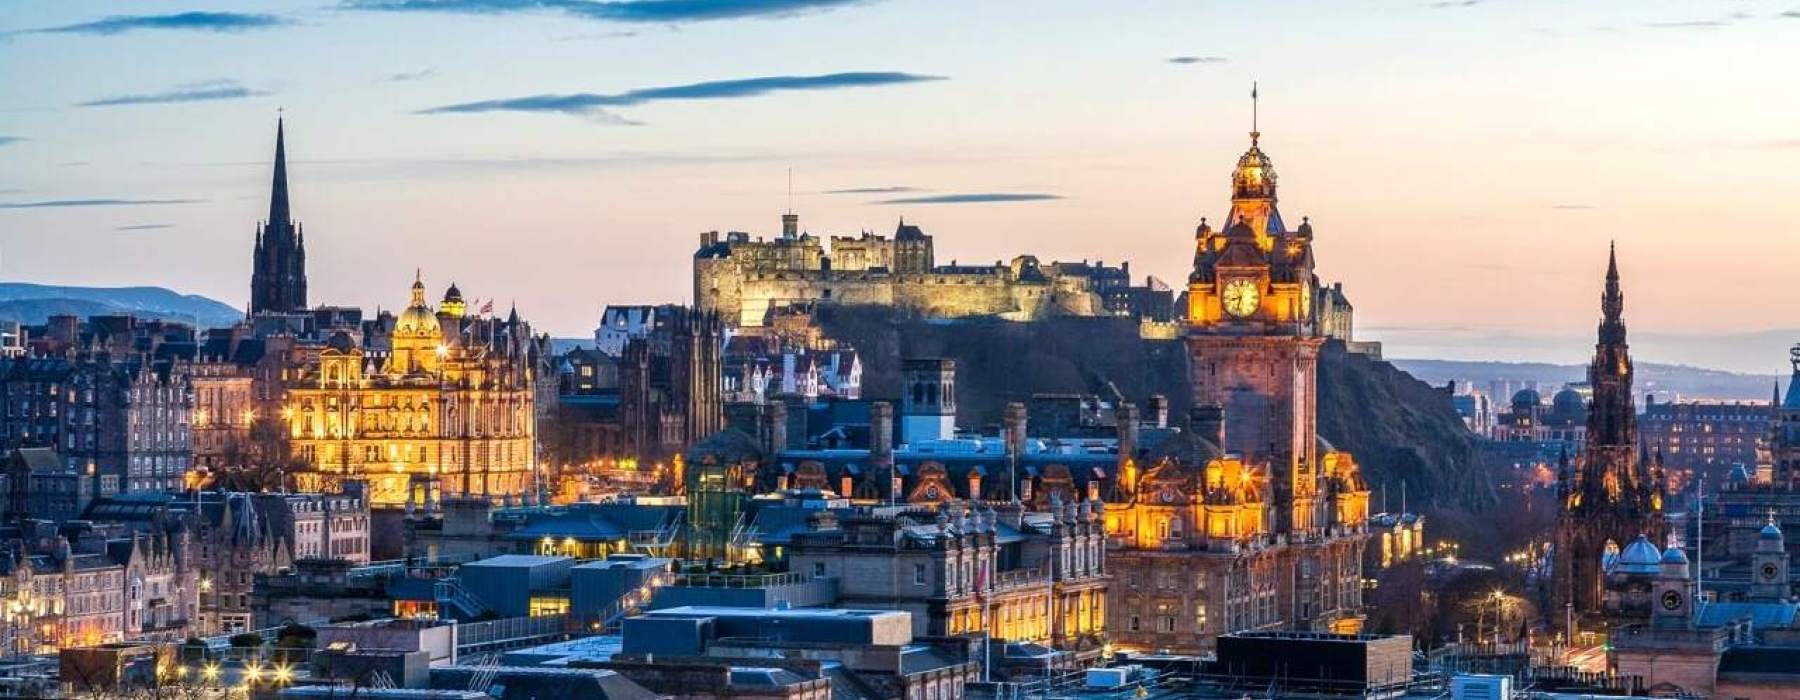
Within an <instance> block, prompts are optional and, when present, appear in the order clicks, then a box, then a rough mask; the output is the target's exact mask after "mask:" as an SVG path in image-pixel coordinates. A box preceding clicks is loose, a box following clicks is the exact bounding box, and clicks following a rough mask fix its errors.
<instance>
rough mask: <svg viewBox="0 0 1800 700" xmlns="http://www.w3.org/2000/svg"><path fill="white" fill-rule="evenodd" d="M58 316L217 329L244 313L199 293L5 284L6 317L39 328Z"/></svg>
mask: <svg viewBox="0 0 1800 700" xmlns="http://www.w3.org/2000/svg"><path fill="white" fill-rule="evenodd" d="M57 314H73V315H76V316H82V317H86V316H92V315H95V314H131V315H133V316H138V317H140V318H164V319H172V320H177V321H185V322H188V323H197V324H198V325H199V326H200V327H201V328H216V327H220V326H229V325H231V324H233V323H237V322H238V321H239V320H240V319H242V318H243V317H244V314H243V312H241V311H239V310H237V309H234V308H232V307H231V306H230V305H227V304H224V303H222V302H219V301H216V300H213V299H208V298H206V297H203V296H200V295H198V294H181V293H179V292H175V291H172V290H168V289H164V288H162V287H59V286H53V285H46V284H30V283H25V282H0V319H3V320H7V321H16V322H19V323H28V324H37V323H43V322H44V320H45V319H47V318H49V317H50V316H53V315H57Z"/></svg>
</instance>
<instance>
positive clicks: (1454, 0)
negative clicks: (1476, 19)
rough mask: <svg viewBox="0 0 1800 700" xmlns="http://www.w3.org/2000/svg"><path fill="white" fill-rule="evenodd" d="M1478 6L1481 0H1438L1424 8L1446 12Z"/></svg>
mask: <svg viewBox="0 0 1800 700" xmlns="http://www.w3.org/2000/svg"><path fill="white" fill-rule="evenodd" d="M1480 4H1481V0H1438V2H1434V3H1431V4H1430V5H1426V7H1429V8H1431V9H1433V10H1448V9H1451V8H1455V7H1474V6H1476V5H1480Z"/></svg>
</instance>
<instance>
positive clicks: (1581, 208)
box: [1550, 204, 1595, 211]
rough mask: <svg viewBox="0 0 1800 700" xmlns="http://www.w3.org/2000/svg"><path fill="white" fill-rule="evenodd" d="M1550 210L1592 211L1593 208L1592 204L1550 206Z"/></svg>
mask: <svg viewBox="0 0 1800 700" xmlns="http://www.w3.org/2000/svg"><path fill="white" fill-rule="evenodd" d="M1550 208H1551V209H1561V210H1563V211H1585V210H1588V209H1594V208H1595V207H1594V205H1592V204H1552V205H1550Z"/></svg>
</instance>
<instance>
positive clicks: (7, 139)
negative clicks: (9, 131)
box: [0, 136, 25, 146]
mask: <svg viewBox="0 0 1800 700" xmlns="http://www.w3.org/2000/svg"><path fill="white" fill-rule="evenodd" d="M24 140H25V137H23V136H0V146H5V145H7V144H14V143H18V142H20V141H24Z"/></svg>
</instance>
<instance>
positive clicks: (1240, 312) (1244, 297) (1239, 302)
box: [1221, 280, 1261, 318]
mask: <svg viewBox="0 0 1800 700" xmlns="http://www.w3.org/2000/svg"><path fill="white" fill-rule="evenodd" d="M1259 296H1261V295H1260V294H1259V293H1258V292H1257V291H1256V283H1255V282H1252V281H1250V280H1232V281H1230V282H1228V283H1226V284H1225V294H1224V295H1223V296H1222V297H1221V299H1222V300H1223V301H1224V304H1225V313H1227V314H1230V315H1231V317H1232V318H1247V317H1249V316H1250V314H1253V313H1256V305H1257V303H1258V302H1259V301H1260V300H1259V299H1258V298H1257V297H1259Z"/></svg>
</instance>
